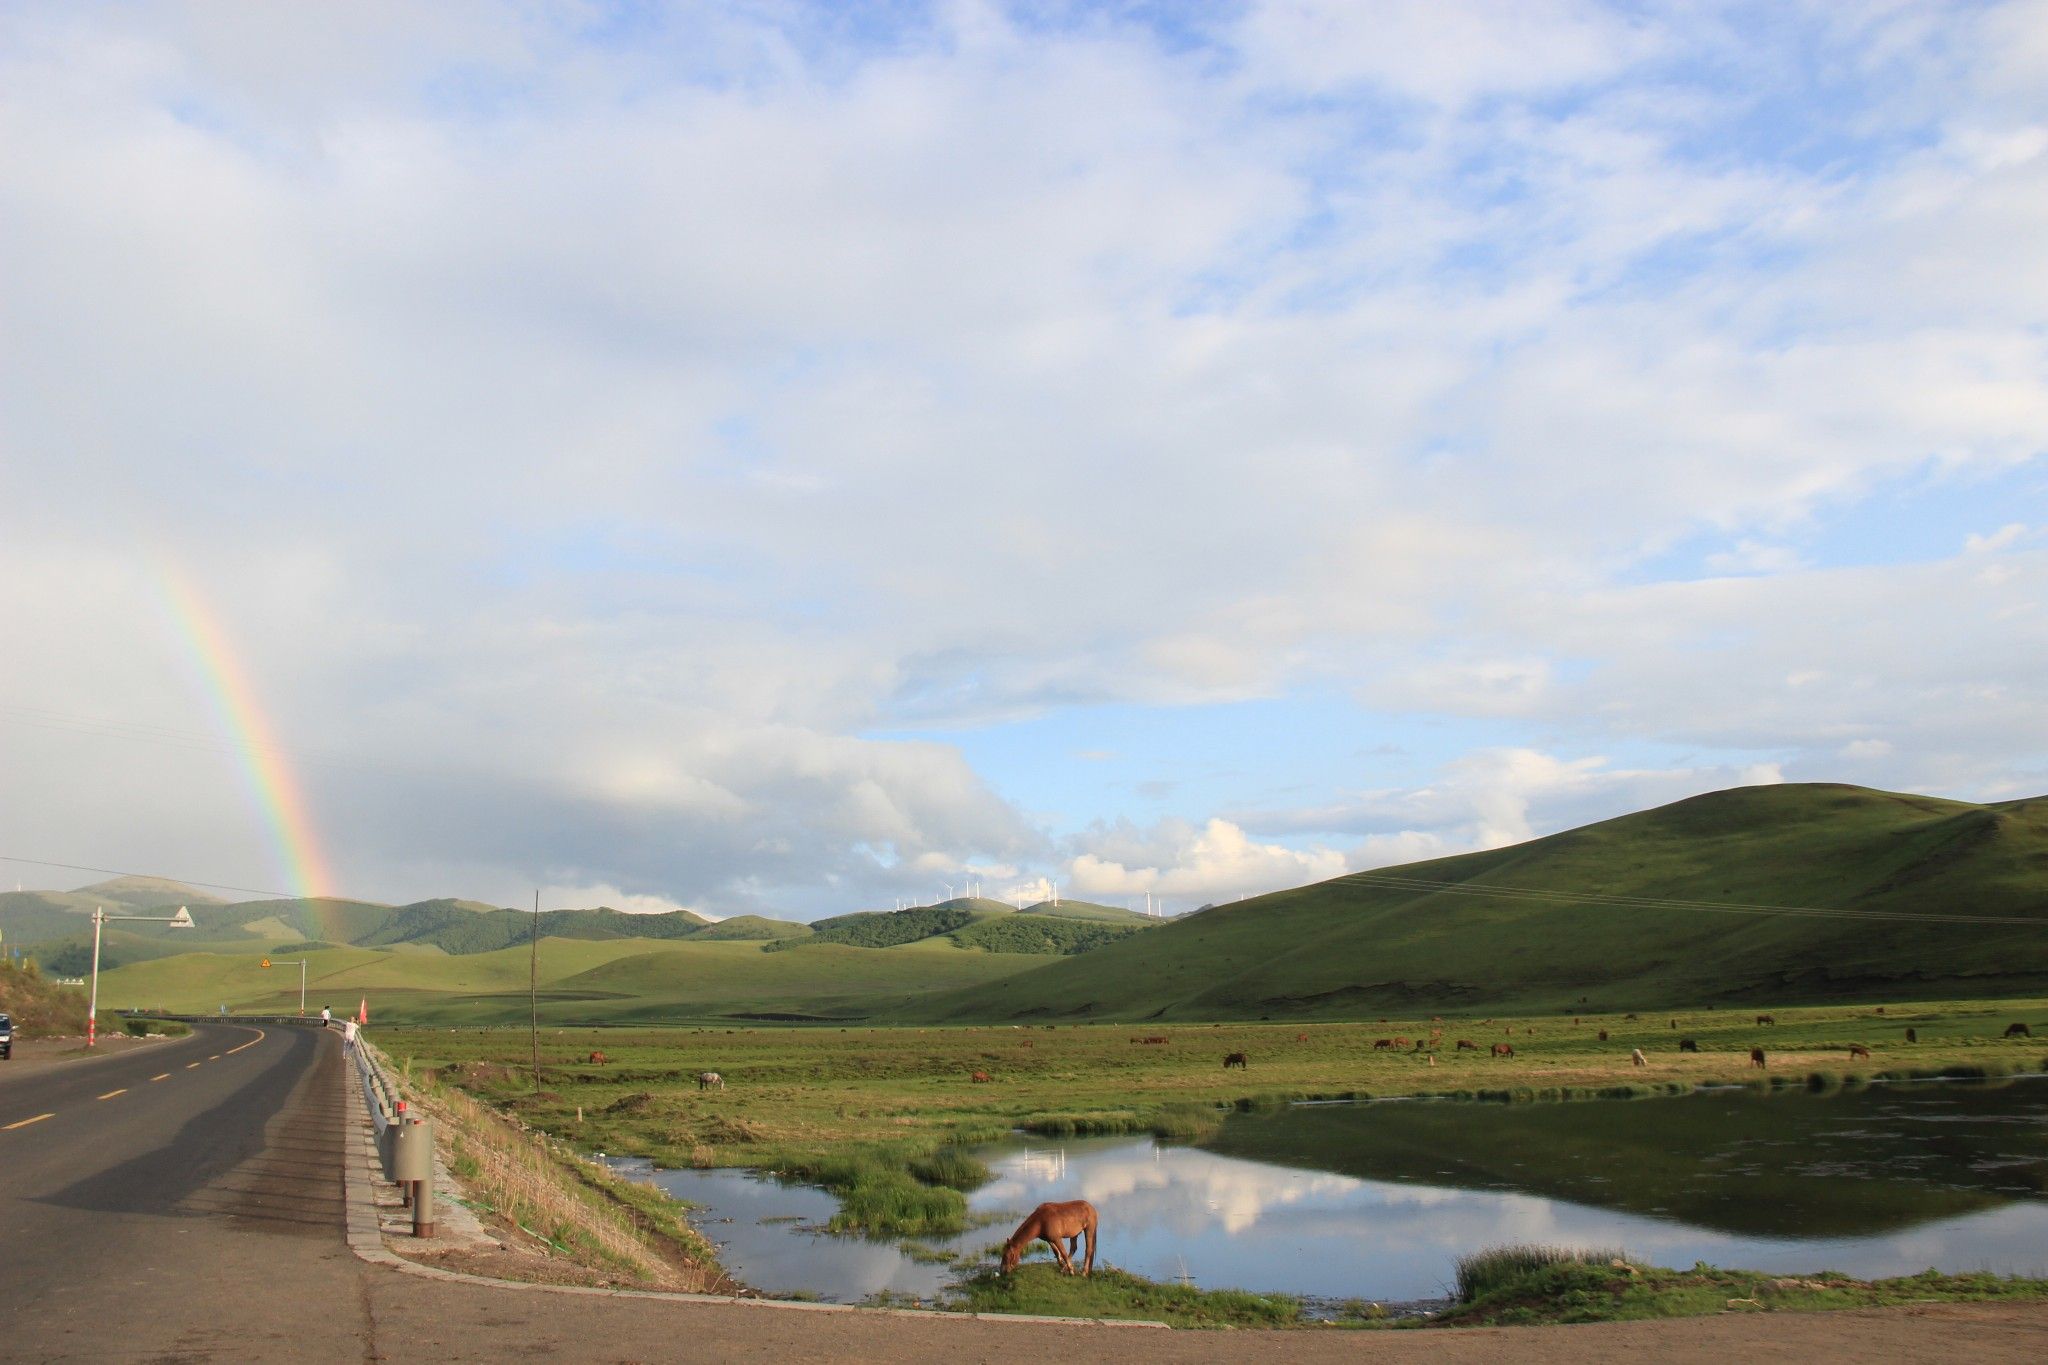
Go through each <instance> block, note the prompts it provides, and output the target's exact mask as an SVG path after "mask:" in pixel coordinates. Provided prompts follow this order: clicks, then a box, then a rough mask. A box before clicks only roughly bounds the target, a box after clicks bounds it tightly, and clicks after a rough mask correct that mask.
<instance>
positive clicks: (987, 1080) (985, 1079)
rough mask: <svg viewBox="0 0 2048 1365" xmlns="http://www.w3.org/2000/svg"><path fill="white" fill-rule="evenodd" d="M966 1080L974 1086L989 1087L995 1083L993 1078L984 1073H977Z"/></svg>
mask: <svg viewBox="0 0 2048 1365" xmlns="http://www.w3.org/2000/svg"><path fill="white" fill-rule="evenodd" d="M967 1079H968V1080H970V1081H973V1082H974V1083H975V1084H976V1085H990V1084H993V1083H994V1081H995V1077H993V1076H991V1075H989V1074H988V1073H987V1072H986V1071H977V1072H975V1073H974V1074H973V1075H972V1076H969V1077H968V1078H967Z"/></svg>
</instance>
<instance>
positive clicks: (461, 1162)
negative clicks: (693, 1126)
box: [373, 1054, 744, 1294]
mask: <svg viewBox="0 0 2048 1365" xmlns="http://www.w3.org/2000/svg"><path fill="white" fill-rule="evenodd" d="M373 1055H376V1056H377V1059H378V1061H379V1062H380V1064H382V1065H383V1066H384V1067H385V1068H386V1070H387V1072H390V1073H391V1074H392V1075H393V1076H394V1078H395V1079H397V1080H398V1081H399V1086H400V1089H401V1090H402V1091H403V1092H404V1094H405V1096H406V1099H407V1101H408V1103H409V1104H410V1105H411V1107H412V1109H413V1110H414V1112H416V1113H418V1114H423V1115H425V1116H426V1117H429V1118H431V1119H432V1120H433V1121H434V1126H435V1133H436V1138H437V1146H438V1147H439V1149H440V1154H441V1157H442V1160H443V1163H444V1168H445V1171H446V1174H447V1176H448V1177H449V1178H450V1179H451V1180H452V1183H453V1184H454V1186H455V1188H453V1189H444V1190H442V1191H441V1192H440V1196H439V1197H440V1198H441V1199H442V1200H443V1201H450V1200H452V1201H454V1202H456V1203H458V1204H460V1205H461V1206H463V1207H466V1208H468V1209H469V1210H471V1211H472V1212H473V1213H475V1214H476V1215H477V1218H478V1219H479V1221H480V1222H481V1224H482V1225H483V1226H484V1227H485V1228H486V1229H487V1230H488V1231H489V1232H490V1233H491V1234H492V1237H491V1238H488V1239H479V1238H467V1239H462V1240H460V1241H459V1242H458V1243H457V1244H455V1245H453V1246H449V1245H445V1244H444V1245H440V1246H437V1245H435V1243H434V1242H431V1241H426V1242H415V1241H412V1240H411V1239H409V1238H400V1239H396V1240H394V1241H393V1242H392V1243H391V1249H392V1250H394V1251H397V1252H399V1253H400V1254H402V1255H405V1256H406V1257H407V1258H408V1259H412V1260H422V1261H429V1262H432V1263H435V1264H440V1265H443V1266H445V1267H447V1268H449V1269H457V1270H462V1271H465V1272H467V1273H471V1274H478V1275H487V1276H494V1277H497V1278H502V1279H513V1280H531V1281H539V1282H544V1283H551V1284H588V1285H604V1286H615V1287H620V1286H623V1287H634V1288H642V1289H663V1290H679V1291H686V1292H692V1293H718V1294H731V1293H740V1292H744V1291H743V1290H742V1288H741V1287H740V1286H739V1285H737V1284H735V1283H734V1282H733V1281H732V1280H731V1279H729V1278H728V1277H727V1276H726V1275H725V1273H724V1272H723V1271H722V1270H721V1269H720V1268H719V1266H718V1263H717V1257H716V1254H715V1252H714V1251H713V1250H712V1248H711V1246H710V1245H709V1244H708V1243H706V1242H705V1241H704V1240H703V1239H702V1238H701V1237H699V1236H698V1235H697V1233H696V1232H695V1231H694V1230H693V1229H692V1228H691V1227H690V1225H689V1223H688V1222H687V1221H686V1220H685V1219H684V1217H683V1209H682V1206H680V1205H678V1204H677V1203H675V1201H673V1200H671V1199H669V1198H668V1196H666V1195H665V1194H663V1193H662V1192H661V1191H659V1190H657V1189H654V1188H653V1187H651V1186H645V1185H636V1184H634V1183H633V1182H631V1181H629V1180H626V1179H624V1178H623V1177H621V1176H618V1175H616V1174H614V1173H613V1172H612V1171H611V1170H610V1168H608V1167H606V1166H604V1165H603V1164H601V1163H599V1162H596V1161H592V1160H590V1159H588V1158H586V1157H584V1156H582V1155H581V1154H579V1153H577V1152H575V1151H574V1150H572V1149H571V1148H569V1147H568V1146H566V1145H564V1144H563V1143H561V1142H559V1141H557V1140H555V1139H553V1138H551V1137H549V1136H548V1135H546V1134H544V1133H539V1132H536V1131H534V1130H532V1129H530V1128H528V1127H526V1126H525V1125H524V1124H522V1123H520V1122H519V1121H518V1120H517V1119H516V1118H513V1117H511V1116H508V1115H506V1114H504V1113H501V1112H499V1111H497V1110H494V1109H492V1108H491V1107H489V1106H488V1105H485V1104H482V1103H480V1102H478V1101H477V1100H475V1099H474V1098H472V1097H470V1096H469V1095H466V1094H464V1093H463V1092H461V1091H460V1090H457V1089H455V1088H453V1087H450V1086H444V1085H442V1084H441V1083H440V1081H439V1078H438V1077H437V1076H436V1075H435V1074H434V1073H433V1072H431V1071H428V1070H424V1069H415V1068H410V1067H404V1068H399V1069H396V1070H394V1069H393V1068H392V1067H391V1064H390V1062H389V1059H387V1058H384V1057H383V1056H382V1055H381V1054H373Z"/></svg>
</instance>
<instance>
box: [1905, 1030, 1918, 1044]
mask: <svg viewBox="0 0 2048 1365" xmlns="http://www.w3.org/2000/svg"><path fill="white" fill-rule="evenodd" d="M1906 1041H1907V1042H1909V1043H1917V1042H1919V1041H1920V1030H1919V1029H1916V1028H1909V1029H1907V1030H1906Z"/></svg>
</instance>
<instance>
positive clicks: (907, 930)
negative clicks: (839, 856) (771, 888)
mask: <svg viewBox="0 0 2048 1365" xmlns="http://www.w3.org/2000/svg"><path fill="white" fill-rule="evenodd" d="M179 905H184V906H186V907H187V908H189V909H190V910H191V912H192V918H193V921H194V925H195V927H194V928H192V929H187V930H175V931H174V930H172V929H170V928H169V927H168V926H164V925H155V924H138V923H134V922H125V923H124V922H118V921H117V922H115V923H112V924H109V925H108V926H107V930H106V935H105V940H104V946H103V952H102V965H103V966H115V965H119V964H121V963H126V962H138V961H146V960H149V959H153V958H158V957H167V956H174V955H177V954H180V953H188V952H246V951H252V950H259V949H260V950H266V951H267V950H268V949H270V948H272V947H276V948H280V949H288V950H292V951H300V950H302V949H301V945H304V944H308V943H312V944H328V945H333V946H337V947H341V946H346V947H359V948H393V949H395V948H407V949H414V950H432V951H439V952H443V953H448V954H451V955H455V956H469V955H473V954H478V953H490V952H496V951H498V950H499V949H502V948H507V947H510V946H512V945H514V944H518V943H524V942H526V941H527V939H528V938H529V937H530V936H531V935H532V934H533V933H534V931H535V921H534V917H533V916H532V914H530V913H529V912H527V911H524V910H513V909H501V908H499V907H496V906H491V905H486V904H483V903H482V902H479V901H468V900H455V899H447V898H442V899H435V900H424V901H415V902H413V903H411V904H409V905H383V904H378V903H375V902H370V901H352V900H342V899H338V898H323V899H318V900H304V899H296V900H255V901H239V902H229V901H224V900H222V899H220V898H219V897H216V896H210V895H208V894H206V893H204V892H201V891H199V890H197V889H196V888H193V887H190V886H185V885H182V884H181V883H178V882H173V881H168V880H164V879H161V878H150V877H124V878H118V879H116V880H115V881H113V882H103V883H98V884H95V885H93V886H88V887H81V888H79V889H78V890H77V891H22V892H6V893H0V931H4V933H5V934H6V941H7V943H8V944H10V945H13V946H19V947H27V948H31V949H34V950H36V951H37V952H38V953H39V954H41V955H43V956H45V957H48V958H49V959H50V963H51V965H52V967H53V968H55V969H58V970H63V971H67V972H76V971H80V970H83V969H84V967H83V964H84V962H85V961H87V960H88V948H89V944H90V942H91V930H90V927H89V925H88V924H87V923H84V922H83V921H84V920H85V919H86V917H88V916H90V914H91V913H92V910H93V908H94V907H95V906H105V907H106V908H107V909H108V910H109V911H110V912H116V913H121V912H129V913H141V914H153V913H157V912H159V911H163V910H167V909H170V908H174V907H176V906H179ZM1020 916H1021V917H1022V918H1019V917H1020ZM999 918H1000V919H1009V920H1016V921H1017V923H1015V924H1013V925H1010V926H1008V927H1002V926H997V925H991V926H989V927H985V928H983V927H978V926H979V925H980V922H981V921H983V920H994V919H999ZM1158 922H1159V921H1156V920H1151V919H1148V918H1146V917H1145V916H1143V915H1136V914H1133V913H1131V912H1130V911H1127V910H1119V909H1116V908H1114V907H1112V906H1102V905H1092V904H1090V903H1088V902H1085V901H1075V902H1063V903H1062V904H1060V905H1057V906H1055V905H1051V904H1045V905H1034V906H1030V907H1028V908H1026V909H1024V910H1022V911H1018V910H1013V909H1012V907H1010V906H1009V905H1006V904H1004V903H1003V902H1001V901H993V900H969V899H960V900H954V901H948V902H945V903H944V904H942V905H938V906H924V907H919V908H917V909H914V910H906V911H900V912H897V911H855V912H853V913H851V914H846V915H837V916H833V917H831V918H829V919H824V920H820V921H818V922H817V923H816V924H815V925H811V924H800V923H797V922H795V921H791V920H779V919H770V918H766V917H763V916H759V915H738V916H734V917H733V918H731V919H726V920H710V919H707V918H705V917H704V916H702V915H698V914H695V913H693V912H691V911H688V910H676V911H669V912H667V913H664V914H638V913H628V912H626V911H621V910H614V909H612V908H610V907H609V906H598V907H596V908H595V909H589V910H546V911H542V912H541V915H540V921H539V925H538V928H539V932H540V934H541V935H542V936H543V937H546V938H562V939H580V940H606V939H628V938H634V939H653V940H680V939H701V940H703V941H705V942H759V943H763V944H768V945H771V946H774V947H778V948H780V947H788V946H791V945H793V944H796V943H807V942H820V943H844V944H848V945H851V946H855V947H865V948H886V947H891V946H896V945H900V944H908V943H913V942H918V941H922V940H925V939H932V938H940V937H943V938H947V939H948V941H949V942H951V943H953V944H954V945H955V946H958V947H962V948H970V949H977V950H980V951H985V952H999V953H1034V954H1040V955H1054V954H1063V953H1076V952H1085V951H1088V950H1090V949H1092V948H1095V947H1099V946H1101V945H1102V944H1104V943H1107V942H1110V941H1113V940H1114V939H1116V938H1119V937H1121V936H1122V935H1123V934H1125V933H1129V932H1132V931H1134V930H1137V929H1140V928H1145V927H1149V926H1151V925H1154V924H1156V923H1158Z"/></svg>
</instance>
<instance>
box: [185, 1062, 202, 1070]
mask: <svg viewBox="0 0 2048 1365" xmlns="http://www.w3.org/2000/svg"><path fill="white" fill-rule="evenodd" d="M198 1065H200V1063H198V1062H187V1063H185V1069H186V1070H187V1071H190V1070H191V1069H192V1068H193V1067H195V1066H198Z"/></svg>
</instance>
